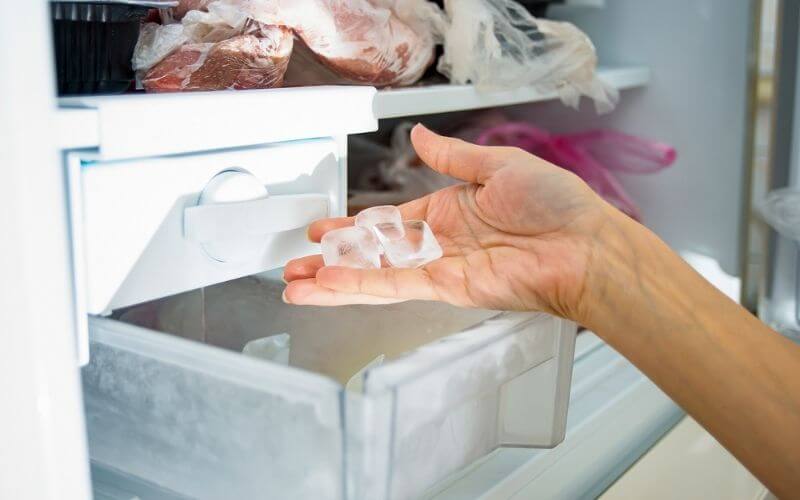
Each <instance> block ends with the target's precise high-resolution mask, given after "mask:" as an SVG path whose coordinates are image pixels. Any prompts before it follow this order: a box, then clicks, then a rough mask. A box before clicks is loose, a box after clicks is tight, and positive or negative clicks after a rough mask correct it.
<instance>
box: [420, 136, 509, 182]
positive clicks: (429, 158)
mask: <svg viewBox="0 0 800 500" xmlns="http://www.w3.org/2000/svg"><path fill="white" fill-rule="evenodd" d="M411 143H412V144H413V145H414V149H415V150H416V151H417V154H418V155H419V157H420V159H422V161H424V162H425V163H426V164H427V165H428V166H430V167H431V168H432V169H434V170H436V171H437V172H439V173H442V174H444V175H449V176H450V177H455V178H456V179H461V180H462V181H467V182H474V183H477V184H484V183H485V182H486V181H487V180H488V179H489V178H490V177H491V176H492V174H494V172H495V171H497V169H499V168H500V166H501V165H502V155H501V154H500V152H501V151H502V148H496V147H489V146H477V145H475V144H470V143H469V142H466V141H462V140H461V139H455V138H453V137H445V136H443V135H439V134H437V133H435V132H432V131H430V130H429V129H428V128H427V127H425V126H424V125H422V124H421V123H418V124H417V125H416V126H415V127H414V128H413V129H411Z"/></svg>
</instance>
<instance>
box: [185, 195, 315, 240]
mask: <svg viewBox="0 0 800 500" xmlns="http://www.w3.org/2000/svg"><path fill="white" fill-rule="evenodd" d="M328 204H329V202H328V197H327V196H326V195H323V194H287V195H277V196H269V197H267V198H262V199H258V200H252V201H239V202H232V203H219V204H213V205H198V206H194V207H188V208H186V209H185V210H184V213H183V233H184V237H185V238H186V239H188V240H190V241H195V242H198V243H209V242H213V241H222V240H230V239H234V238H240V237H242V236H259V235H267V234H272V233H280V232H283V231H290V230H292V229H298V228H301V227H305V226H307V225H308V224H310V223H311V222H313V221H315V220H317V219H321V218H324V217H327V216H328Z"/></svg>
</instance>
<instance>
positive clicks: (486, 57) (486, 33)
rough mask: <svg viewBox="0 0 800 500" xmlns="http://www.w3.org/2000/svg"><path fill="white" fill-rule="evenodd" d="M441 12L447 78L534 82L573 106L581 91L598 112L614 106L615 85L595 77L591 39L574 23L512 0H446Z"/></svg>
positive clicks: (501, 84)
mask: <svg viewBox="0 0 800 500" xmlns="http://www.w3.org/2000/svg"><path fill="white" fill-rule="evenodd" d="M445 12H446V16H445V18H443V19H439V20H438V21H435V25H436V26H437V31H438V32H439V34H440V35H441V36H442V38H443V41H444V55H443V56H442V57H441V58H440V59H439V64H438V67H437V69H438V70H439V71H440V72H441V73H443V74H445V75H447V76H448V77H449V78H450V81H451V82H453V83H468V82H471V83H473V84H475V85H476V86H477V87H478V88H482V89H511V88H516V87H519V86H523V85H532V86H534V87H537V88H538V89H540V90H541V91H542V92H557V93H558V95H559V96H560V97H561V100H562V101H563V102H564V103H565V104H567V105H569V106H572V107H577V106H578V101H579V99H580V96H581V95H585V96H588V97H590V98H592V99H593V100H594V103H595V106H596V108H597V110H598V112H607V111H610V110H611V109H613V108H614V106H615V104H616V102H617V100H618V94H617V91H616V90H615V89H614V88H612V87H610V86H609V85H607V84H605V83H604V82H603V81H601V80H600V79H598V78H597V75H596V68H597V54H596V52H595V48H594V45H593V44H592V42H591V40H589V37H587V36H586V35H585V34H584V33H583V32H582V31H581V30H579V29H578V28H576V27H575V26H574V25H572V24H570V23H565V22H557V21H548V20H541V19H535V18H534V17H533V16H532V15H531V14H530V13H529V12H528V11H527V10H526V9H525V8H524V7H522V6H521V5H519V4H518V3H516V2H514V1H512V0H447V1H445Z"/></svg>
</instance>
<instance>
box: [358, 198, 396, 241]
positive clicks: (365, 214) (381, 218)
mask: <svg viewBox="0 0 800 500" xmlns="http://www.w3.org/2000/svg"><path fill="white" fill-rule="evenodd" d="M378 224H391V226H387V230H388V227H392V228H393V229H394V230H395V231H397V237H400V236H403V217H402V216H401V215H400V210H399V209H398V208H397V207H395V206H393V205H382V206H379V207H371V208H367V209H365V210H362V211H360V212H359V213H358V215H356V226H358V227H363V228H364V229H369V230H370V231H372V229H373V228H374V227H375V226H376V225H378Z"/></svg>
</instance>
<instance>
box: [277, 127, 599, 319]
mask: <svg viewBox="0 0 800 500" xmlns="http://www.w3.org/2000/svg"><path fill="white" fill-rule="evenodd" d="M412 141H413V143H414V146H415V148H416V150H417V153H418V154H419V155H420V158H421V159H422V160H423V161H425V163H427V164H428V165H430V166H431V167H432V168H434V169H435V170H437V171H439V172H441V173H443V174H446V175H450V176H452V177H455V178H458V179H461V180H463V181H466V183H465V184H460V185H456V186H451V187H448V188H446V189H442V190H440V191H437V192H435V193H432V194H430V195H428V196H425V197H423V198H420V199H418V200H415V201H412V202H410V203H406V204H404V205H402V206H400V207H399V208H400V211H401V212H402V214H403V218H404V219H407V220H408V219H423V220H425V221H427V222H428V224H429V225H430V227H431V229H432V230H433V232H434V234H435V235H436V238H437V239H438V241H439V243H440V244H441V246H442V249H443V251H444V256H443V257H442V258H441V259H439V260H437V261H434V262H431V263H430V264H427V265H426V266H424V267H422V268H420V269H399V268H382V269H369V270H362V269H350V268H343V267H324V265H323V262H322V257H321V256H319V255H313V256H309V257H303V258H301V259H296V260H293V261H291V262H289V263H288V264H287V265H286V269H285V274H284V278H285V279H286V281H287V282H288V283H289V284H288V286H287V288H286V291H285V294H284V297H285V299H286V300H287V301H288V302H290V303H293V304H309V305H310V304H313V305H342V304H356V303H358V304H381V303H390V302H397V301H402V300H412V299H422V300H441V301H445V302H449V303H451V304H455V305H460V306H468V307H482V308H488V309H503V310H544V311H548V312H552V313H555V314H559V315H562V316H566V317H574V316H575V315H576V314H575V313H576V311H574V310H573V309H574V308H575V307H577V305H578V304H579V302H580V295H581V293H582V290H583V287H584V285H585V278H586V272H587V269H588V268H589V262H590V260H591V258H592V248H593V247H592V245H593V241H594V240H595V235H596V234H598V232H599V231H601V230H602V229H603V227H604V225H605V221H606V220H607V218H606V217H604V213H605V212H606V211H607V209H608V207H607V205H606V204H605V203H604V202H602V201H601V200H600V198H599V197H597V196H596V195H595V194H594V193H593V192H592V191H591V190H590V189H589V188H588V187H587V186H586V185H585V184H584V183H583V182H582V181H580V180H579V179H578V178H577V177H575V176H574V175H572V174H570V173H569V172H566V171H565V170H562V169H560V168H558V167H555V166H554V165H551V164H549V163H547V162H545V161H543V160H541V159H538V158H536V157H534V156H532V155H529V154H527V153H525V152H523V151H521V150H518V149H515V148H501V147H481V146H475V145H472V144H469V143H466V142H463V141H460V140H458V139H452V138H447V137H443V136H439V135H437V134H434V133H433V132H431V131H429V130H427V129H425V128H424V127H422V126H417V127H416V128H415V129H414V130H413V131H412ZM352 224H353V219H352V218H334V219H325V220H321V221H317V222H315V223H314V224H312V225H311V227H310V228H309V237H310V238H311V239H312V240H314V241H319V239H320V238H321V236H322V235H323V234H324V233H325V232H327V231H329V230H331V229H335V228H338V227H343V226H347V225H352Z"/></svg>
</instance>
